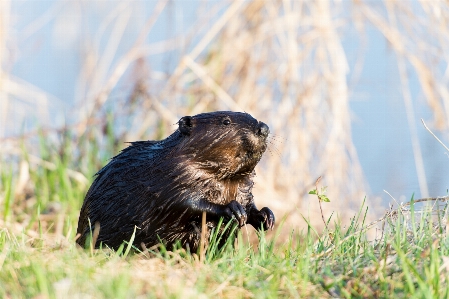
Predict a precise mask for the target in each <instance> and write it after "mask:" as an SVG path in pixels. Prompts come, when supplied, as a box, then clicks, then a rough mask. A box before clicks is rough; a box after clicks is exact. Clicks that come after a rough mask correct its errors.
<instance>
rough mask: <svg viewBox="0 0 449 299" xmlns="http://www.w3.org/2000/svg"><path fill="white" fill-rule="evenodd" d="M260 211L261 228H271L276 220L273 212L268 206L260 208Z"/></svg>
mask: <svg viewBox="0 0 449 299" xmlns="http://www.w3.org/2000/svg"><path fill="white" fill-rule="evenodd" d="M260 213H261V214H262V216H263V219H264V220H263V229H264V230H267V229H271V230H273V227H274V223H275V221H276V218H275V217H274V214H273V212H272V211H271V210H270V209H269V208H267V207H265V208H262V209H261V210H260Z"/></svg>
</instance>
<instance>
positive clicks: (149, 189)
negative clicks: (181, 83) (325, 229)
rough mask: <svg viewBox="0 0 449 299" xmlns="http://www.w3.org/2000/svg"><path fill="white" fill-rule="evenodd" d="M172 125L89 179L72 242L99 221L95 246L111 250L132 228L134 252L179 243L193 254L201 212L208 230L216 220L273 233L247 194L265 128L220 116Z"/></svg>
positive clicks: (243, 117)
mask: <svg viewBox="0 0 449 299" xmlns="http://www.w3.org/2000/svg"><path fill="white" fill-rule="evenodd" d="M178 124H179V128H178V129H177V130H176V131H175V132H174V133H173V134H172V135H170V136H169V137H167V138H166V139H164V140H161V141H138V142H132V143H131V146H129V147H128V148H126V149H124V150H123V151H122V152H121V153H120V154H119V155H117V156H116V157H114V158H112V160H111V161H110V162H109V163H108V164H107V165H106V166H105V167H104V168H103V169H101V170H100V171H99V172H98V173H97V175H96V178H95V181H94V182H93V184H92V186H91V187H90V189H89V191H88V193H87V195H86V198H85V199H84V204H83V207H82V208H81V212H80V218H79V222H78V230H77V232H78V233H79V234H80V235H81V237H80V238H79V239H78V240H77V242H78V244H80V245H81V246H84V243H85V241H86V237H87V236H88V235H89V234H90V232H91V228H92V230H93V226H94V224H95V223H96V222H99V223H100V227H101V229H100V234H99V236H98V239H97V243H96V244H95V245H96V246H97V247H98V246H99V244H100V243H103V244H104V245H107V246H109V247H112V248H114V249H117V248H118V247H119V246H120V245H121V244H122V243H123V241H129V240H130V238H131V236H132V234H133V231H134V229H135V227H136V234H135V239H134V244H136V245H137V246H140V244H141V243H144V244H145V245H146V247H147V248H148V247H151V246H153V245H155V244H158V243H160V240H162V242H163V243H165V245H166V246H167V248H168V249H171V246H172V245H173V244H175V242H177V241H178V240H179V241H180V244H181V245H182V246H183V247H184V248H187V247H188V248H189V249H190V250H191V251H192V252H196V251H197V249H198V246H199V242H200V233H199V230H198V228H199V229H201V215H202V212H203V211H206V213H207V224H208V228H213V227H216V226H217V223H218V221H219V219H220V217H223V218H224V219H225V220H230V219H236V220H237V222H238V224H239V226H240V227H241V226H243V225H244V224H246V223H249V224H251V225H253V226H254V227H256V228H258V229H260V228H261V227H262V228H263V229H269V228H272V227H273V225H274V221H275V218H274V215H273V213H272V212H271V210H270V209H268V208H263V209H262V210H260V211H259V210H258V209H257V208H256V206H255V204H254V198H253V195H252V193H251V190H252V187H253V184H254V183H253V180H252V177H253V176H254V167H255V166H256V164H257V163H258V162H259V160H260V158H261V157H262V154H263V153H264V151H265V149H266V146H267V145H266V138H267V136H268V133H269V130H268V126H266V125H265V124H264V123H262V122H258V121H257V120H256V119H254V118H253V117H251V116H250V115H249V114H247V113H238V112H227V111H221V112H212V113H204V114H198V115H196V116H192V117H190V116H186V117H183V118H181V119H180V120H179V122H178ZM89 223H90V224H91V226H90V225H89ZM209 232H210V230H209Z"/></svg>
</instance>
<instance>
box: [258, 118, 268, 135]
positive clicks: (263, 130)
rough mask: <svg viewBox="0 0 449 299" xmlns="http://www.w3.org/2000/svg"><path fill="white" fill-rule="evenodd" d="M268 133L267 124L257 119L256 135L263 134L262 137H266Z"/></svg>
mask: <svg viewBox="0 0 449 299" xmlns="http://www.w3.org/2000/svg"><path fill="white" fill-rule="evenodd" d="M269 133H270V129H269V128H268V126H267V125H266V124H265V123H263V122H261V121H259V125H258V126H257V135H259V136H263V137H265V138H266V137H268V134H269Z"/></svg>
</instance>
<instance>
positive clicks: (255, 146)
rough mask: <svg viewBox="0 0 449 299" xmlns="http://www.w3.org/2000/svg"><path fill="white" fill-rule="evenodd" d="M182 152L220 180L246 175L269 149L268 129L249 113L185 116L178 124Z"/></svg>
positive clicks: (215, 113)
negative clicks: (181, 139)
mask: <svg viewBox="0 0 449 299" xmlns="http://www.w3.org/2000/svg"><path fill="white" fill-rule="evenodd" d="M178 124H179V131H180V133H181V134H182V135H183V142H181V144H180V145H181V148H180V150H181V152H184V153H186V154H187V155H186V158H188V159H189V160H191V162H192V163H194V164H196V167H199V168H201V169H203V170H206V171H208V172H211V173H213V174H215V175H216V177H217V178H233V177H239V176H245V175H248V174H250V173H252V171H253V170H254V167H255V166H256V164H257V163H258V162H259V160H260V158H261V157H262V154H263V153H264V152H265V150H266V148H267V137H268V134H269V132H270V130H269V128H268V126H267V125H266V124H264V123H263V122H261V121H257V120H256V119H255V118H253V117H252V116H251V115H249V114H248V113H241V112H230V111H218V112H212V113H202V114H198V115H195V116H185V117H183V118H181V119H180V120H179V122H178Z"/></svg>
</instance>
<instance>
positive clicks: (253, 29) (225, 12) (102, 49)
mask: <svg viewBox="0 0 449 299" xmlns="http://www.w3.org/2000/svg"><path fill="white" fill-rule="evenodd" d="M133 3H134V2H133ZM1 5H2V7H1V14H2V18H1V20H2V21H1V25H0V26H1V27H2V28H1V30H0V46H1V51H0V55H1V59H2V69H1V71H0V72H1V74H0V75H1V78H2V80H1V81H0V96H1V98H2V101H0V105H1V106H0V107H1V109H0V115H1V119H0V127H1V128H2V132H0V133H1V134H2V136H5V132H7V131H6V130H11V128H12V127H16V128H17V126H19V123H18V122H21V120H22V119H23V118H22V116H20V113H24V115H30V113H31V111H33V115H34V116H35V117H36V118H37V119H38V122H39V123H40V124H43V125H46V124H48V119H49V116H48V114H49V111H51V110H52V108H53V107H54V105H57V104H58V103H59V100H58V99H55V98H54V97H52V96H51V95H49V94H47V93H46V92H44V91H42V90H40V89H39V88H38V87H36V86H31V84H30V83H28V82H23V81H21V80H20V79H19V78H14V77H13V76H12V75H11V74H9V73H8V70H9V67H8V63H9V59H10V58H11V57H12V56H13V54H14V53H12V52H11V51H9V52H8V51H7V49H9V48H8V46H7V45H8V43H11V42H14V40H20V37H21V34H23V35H25V37H27V36H30V35H32V34H33V31H32V30H31V31H30V29H29V28H28V29H27V30H26V32H17V33H15V34H17V36H12V35H11V34H12V33H11V32H13V31H12V30H10V29H12V28H14V24H12V23H11V22H10V18H9V16H10V5H11V3H10V2H9V1H2V2H1ZM85 5H87V4H86V3H84V2H82V1H79V2H78V1H71V2H69V4H65V5H57V7H56V8H51V10H49V12H47V13H46V14H45V15H43V16H41V17H39V18H37V19H36V21H34V22H33V24H34V25H35V26H36V27H38V28H39V26H43V25H42V24H44V23H45V22H49V21H50V20H53V19H58V20H60V19H59V18H63V17H64V14H66V13H67V11H69V10H70V11H71V13H72V14H75V15H76V16H78V18H79V19H78V20H81V22H86V21H87V19H86V17H85V16H84V14H83V11H84V10H83V9H85V8H86V7H87V8H89V6H85ZM177 5H178V4H175V5H174V6H173V4H170V2H168V1H159V2H158V3H157V4H156V5H155V6H154V9H152V11H151V13H147V14H145V9H142V7H143V4H142V3H140V2H135V3H134V4H131V3H127V2H126V3H122V4H120V5H118V6H117V7H113V8H111V7H105V6H104V5H102V4H99V3H96V4H93V5H92V6H91V7H90V8H91V9H92V10H94V11H103V14H102V15H101V18H100V19H99V27H98V28H96V30H95V31H94V33H90V31H88V30H87V31H86V30H85V31H82V30H79V31H78V32H77V34H78V39H79V40H81V41H83V42H82V43H81V48H82V49H81V50H82V53H83V55H82V61H81V67H80V74H79V81H78V82H76V84H77V87H76V96H75V100H76V103H75V109H74V112H76V113H77V116H76V117H74V120H73V122H71V123H70V125H68V126H67V127H63V126H62V127H56V130H53V129H51V126H45V129H44V130H43V134H44V136H47V138H48V140H49V141H55V144H59V145H61V141H60V140H61V138H59V137H60V136H64V134H65V133H66V132H67V131H70V132H74V133H73V135H71V136H70V138H69V140H68V141H67V142H68V143H69V146H72V147H75V148H76V147H77V146H78V145H79V144H80V142H81V141H80V140H83V138H84V139H86V138H87V139H89V138H93V139H97V140H104V139H106V135H107V134H104V132H105V130H106V127H107V124H108V120H107V117H108V116H107V113H106V111H111V109H112V113H110V114H109V117H110V119H113V120H114V121H112V125H113V126H114V129H115V130H114V131H115V134H114V135H115V136H114V137H115V139H116V140H117V141H116V147H115V149H116V150H118V149H119V148H120V147H123V145H122V143H121V142H122V141H123V140H126V141H129V140H136V139H155V138H163V137H164V136H167V135H168V134H169V133H170V132H171V131H172V130H174V128H175V127H174V126H173V124H175V123H176V121H177V119H179V117H181V116H183V115H189V114H196V113H200V112H204V111H211V110H222V109H223V110H238V111H246V112H249V113H251V114H252V115H253V116H255V117H256V118H258V119H260V120H263V121H265V122H267V123H268V124H269V126H270V130H271V132H272V137H271V139H270V147H269V150H268V152H267V154H266V155H265V158H264V159H263V161H262V162H261V163H260V165H259V166H258V169H257V174H258V175H257V178H256V183H257V185H256V188H255V193H256V194H255V195H256V198H257V203H258V205H259V206H265V205H269V206H270V207H272V208H273V210H274V211H275V213H276V215H278V219H280V218H281V217H279V216H280V215H288V219H287V223H288V225H287V227H288V226H293V227H295V226H297V225H298V224H299V223H300V220H299V219H301V217H300V214H303V215H309V216H310V218H311V221H312V224H314V225H318V224H320V223H321V219H320V217H319V216H318V215H319V208H318V204H317V203H315V200H316V199H315V198H314V197H312V196H309V195H307V192H308V191H309V190H310V189H312V186H313V184H314V182H315V179H316V178H317V177H318V176H320V175H323V176H324V179H323V181H324V182H323V184H325V185H327V186H328V190H329V194H328V196H329V198H330V199H331V203H330V204H326V205H325V214H326V216H329V215H330V212H331V211H337V212H339V213H340V216H341V218H342V219H349V216H351V215H353V214H354V213H355V211H356V210H357V209H358V207H359V206H360V202H361V200H362V198H363V197H364V196H365V194H366V192H365V190H366V185H365V183H364V179H363V173H362V170H361V167H360V164H359V161H358V157H357V153H356V150H355V148H354V145H353V142H352V136H351V115H350V109H349V94H350V90H349V88H348V80H347V77H348V76H351V77H357V73H358V72H359V71H360V69H361V67H362V66H361V63H362V61H363V58H362V59H361V60H360V64H358V65H356V67H355V69H354V70H350V69H349V66H348V63H347V57H346V53H345V50H344V47H343V39H344V37H345V33H346V32H347V31H348V30H350V29H352V28H356V29H357V30H358V31H359V33H360V40H361V41H362V43H363V40H365V39H366V37H365V35H366V33H365V30H366V28H368V27H369V28H375V29H376V30H379V31H380V32H381V33H382V34H383V35H384V36H385V38H386V40H387V41H388V42H389V45H390V47H391V49H392V51H394V52H395V53H396V55H397V61H398V68H399V70H400V76H401V77H400V78H401V83H402V91H403V95H404V101H405V103H406V106H407V113H408V116H409V125H410V128H411V132H412V138H413V140H414V143H413V145H414V146H413V149H414V153H415V162H416V165H417V167H416V168H417V172H418V174H419V176H420V188H421V192H422V193H424V194H426V193H427V191H426V189H427V187H426V183H425V174H424V170H423V168H422V157H421V153H420V146H419V142H418V141H417V136H416V129H414V128H415V126H416V125H415V124H414V119H415V115H414V111H413V105H411V95H410V86H409V80H408V76H416V77H417V78H418V80H419V82H420V84H421V86H420V92H421V93H422V95H421V96H422V97H424V98H425V100H426V101H427V103H428V105H429V107H430V108H431V109H432V111H433V113H434V122H433V126H434V127H436V128H438V129H440V130H445V131H447V129H448V127H449V122H448V120H449V89H448V86H449V84H448V83H449V82H448V80H449V71H448V69H447V62H448V61H449V57H448V55H449V54H448V52H447V51H446V45H447V44H448V42H449V41H448V38H449V24H448V20H449V14H448V12H449V8H448V4H447V3H445V2H435V1H431V2H428V1H419V2H416V3H413V4H410V3H409V2H401V1H384V2H372V1H353V2H347V1H341V2H338V1H337V2H328V1H314V2H306V1H262V0H261V1H254V2H242V1H232V2H229V3H226V4H224V3H221V2H219V3H214V2H212V3H202V4H201V5H199V7H198V18H197V19H196V21H195V22H194V24H192V28H191V29H189V30H185V32H184V31H183V33H182V34H180V35H177V34H173V35H172V36H169V37H167V39H165V40H160V41H157V42H149V39H148V38H147V37H148V36H151V35H152V34H153V33H154V30H155V29H154V28H155V26H156V25H155V24H156V22H158V20H159V19H160V18H161V15H163V14H164V13H173V15H176V13H177V10H176V8H175V9H173V7H176V6H177ZM205 7H206V8H205ZM56 12H58V14H57V13H56ZM19 17H20V16H19ZM138 18H146V20H145V21H144V22H141V23H142V24H143V26H135V24H136V22H135V19H138ZM410 20H413V21H410ZM56 24H58V22H56ZM137 24H140V23H137ZM133 26H134V27H133ZM137 27H138V28H139V30H140V31H139V32H137V33H136V31H135V30H134V31H132V32H133V33H134V35H133V36H135V38H134V40H133V41H132V42H131V43H130V42H129V40H130V37H129V34H130V30H131V29H130V28H137ZM122 44H124V45H127V46H122ZM105 45H106V46H105ZM362 52H363V50H362ZM164 55H165V56H164ZM362 56H363V55H362ZM161 57H168V59H170V62H169V65H170V67H167V68H166V70H164V71H162V70H161V69H158V68H157V67H153V65H157V64H158V62H159V61H160V60H161ZM74 84H75V82H74ZM20 101H26V102H28V105H26V106H25V108H23V106H17V105H16V104H14V105H13V103H17V102H20ZM37 108H39V109H37ZM11 113H13V114H11ZM11 124H13V125H12V127H11ZM36 133H37V130H31V131H30V132H27V133H26V134H25V137H26V138H25V139H24V140H22V139H20V138H7V139H2V140H1V144H0V151H1V152H2V153H3V154H2V155H3V156H4V157H8V159H9V158H11V157H21V156H22V155H23V151H21V150H18V148H20V144H21V142H24V145H25V147H26V151H27V152H28V153H29V154H30V155H31V154H34V155H39V154H40V153H38V152H36V151H35V150H34V148H35V146H34V145H35V144H36V136H37V134H36ZM58 136H59V137H58ZM100 143H101V142H100ZM66 145H67V144H66ZM78 154H79V155H82V150H80V153H78ZM110 154H111V155H112V154H114V153H110ZM31 157H32V156H31ZM42 158H44V159H45V157H40V158H37V157H36V158H33V159H34V160H33V161H34V163H33V164H30V165H29V166H30V167H36V165H37V166H43V167H46V168H48V169H50V168H51V167H53V166H51V164H48V163H47V162H48V161H44V160H42ZM38 159H40V160H38ZM19 160H21V158H19V159H18V160H17V161H19ZM77 161H79V160H77ZM75 164H76V166H73V167H74V168H76V169H73V173H72V174H71V177H72V178H75V177H76V178H75V180H78V181H80V182H81V181H83V180H84V178H83V174H84V176H86V177H88V175H87V174H86V173H87V172H89V171H88V170H90V167H93V168H95V167H99V166H101V164H100V165H91V166H89V165H88V162H86V161H84V162H82V163H81V162H80V163H75ZM16 168H17V170H18V169H19V167H18V164H17V167H16ZM23 178H24V180H25V179H26V175H24V177H23ZM21 184H23V182H21ZM19 187H20V186H19ZM18 189H19V190H20V189H21V188H18ZM22 189H23V188H22ZM79 200H82V199H81V198H80V199H79ZM369 205H370V208H371V207H372V206H374V205H375V203H373V205H371V204H369ZM301 222H302V220H301Z"/></svg>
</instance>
